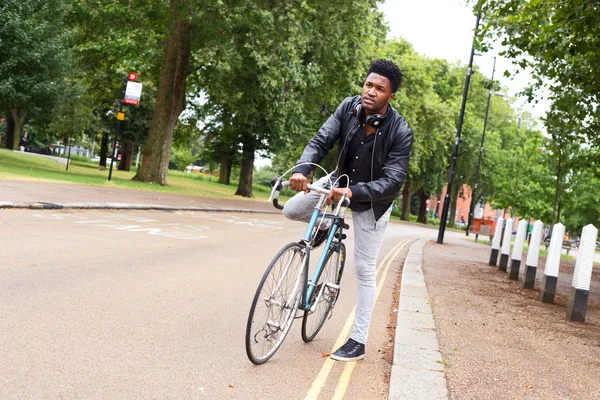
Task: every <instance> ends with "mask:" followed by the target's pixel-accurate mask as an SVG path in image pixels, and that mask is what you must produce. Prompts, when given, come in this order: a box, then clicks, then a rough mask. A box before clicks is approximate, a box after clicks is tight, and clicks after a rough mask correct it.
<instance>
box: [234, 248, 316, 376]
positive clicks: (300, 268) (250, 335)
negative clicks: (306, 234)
mask: <svg viewBox="0 0 600 400" xmlns="http://www.w3.org/2000/svg"><path fill="white" fill-rule="evenodd" d="M305 260H306V250H305V247H304V246H302V245H300V244H299V243H290V244H288V245H286V246H285V247H283V248H282V249H281V250H280V251H279V253H277V255H276V256H275V258H274V259H273V261H271V263H270V264H269V266H268V267H267V270H266V271H265V274H264V275H263V277H262V279H261V281H260V283H259V285H258V288H257V289H256V294H255V295H254V300H253V301H252V307H250V314H249V315H248V324H247V325H246V353H247V354H248V358H249V359H250V361H252V362H253V363H254V364H257V365H258V364H263V363H265V362H267V361H268V360H269V359H270V358H271V357H272V356H273V354H275V352H276V351H277V350H278V349H279V347H280V346H281V344H282V343H283V340H284V339H285V337H286V336H287V334H288V332H289V330H290V328H291V326H292V323H293V322H294V317H295V316H296V312H297V311H298V307H300V302H301V301H302V292H303V288H304V280H305V278H304V271H305V268H304V263H305Z"/></svg>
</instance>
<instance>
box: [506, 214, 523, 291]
mask: <svg viewBox="0 0 600 400" xmlns="http://www.w3.org/2000/svg"><path fill="white" fill-rule="evenodd" d="M526 230H527V221H525V220H524V219H522V220H520V221H519V225H518V226H517V237H516V238H515V245H514V247H513V252H512V262H511V264H510V273H509V274H508V279H512V280H513V281H516V280H518V279H519V270H520V269H521V259H522V258H523V244H524V243H525V234H526Z"/></svg>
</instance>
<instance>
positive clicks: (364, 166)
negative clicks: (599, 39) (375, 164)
mask: <svg viewBox="0 0 600 400" xmlns="http://www.w3.org/2000/svg"><path fill="white" fill-rule="evenodd" d="M375 135H376V133H373V134H371V135H369V136H367V132H366V129H365V124H364V123H362V124H361V126H360V128H359V129H358V131H357V132H356V134H355V135H354V137H353V138H352V140H351V141H350V143H348V155H347V156H346V160H345V163H344V167H343V169H342V174H347V175H348V176H349V177H350V184H349V186H350V188H352V186H354V185H356V184H357V183H359V182H370V181H371V178H372V177H371V161H372V157H373V146H374V144H375ZM346 185H347V180H346V179H345V178H342V179H340V187H342V188H343V187H346ZM350 202H351V204H350V208H352V210H353V211H367V210H370V209H371V202H370V201H362V202H353V201H352V200H350Z"/></svg>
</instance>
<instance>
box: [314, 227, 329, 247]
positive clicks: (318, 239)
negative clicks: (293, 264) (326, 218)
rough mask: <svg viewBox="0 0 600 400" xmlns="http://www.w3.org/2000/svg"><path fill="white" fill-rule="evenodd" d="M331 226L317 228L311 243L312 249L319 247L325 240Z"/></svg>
mask: <svg viewBox="0 0 600 400" xmlns="http://www.w3.org/2000/svg"><path fill="white" fill-rule="evenodd" d="M330 229H331V228H327V229H319V230H318V231H317V234H316V235H315V240H314V243H313V249H316V248H317V247H319V246H320V245H322V244H323V242H324V241H326V240H327V238H328V237H329V230H330Z"/></svg>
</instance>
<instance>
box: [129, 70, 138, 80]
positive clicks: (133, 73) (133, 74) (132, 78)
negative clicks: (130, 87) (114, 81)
mask: <svg viewBox="0 0 600 400" xmlns="http://www.w3.org/2000/svg"><path fill="white" fill-rule="evenodd" d="M136 79H137V73H136V72H130V73H129V75H127V80H129V81H135V80H136Z"/></svg>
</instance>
